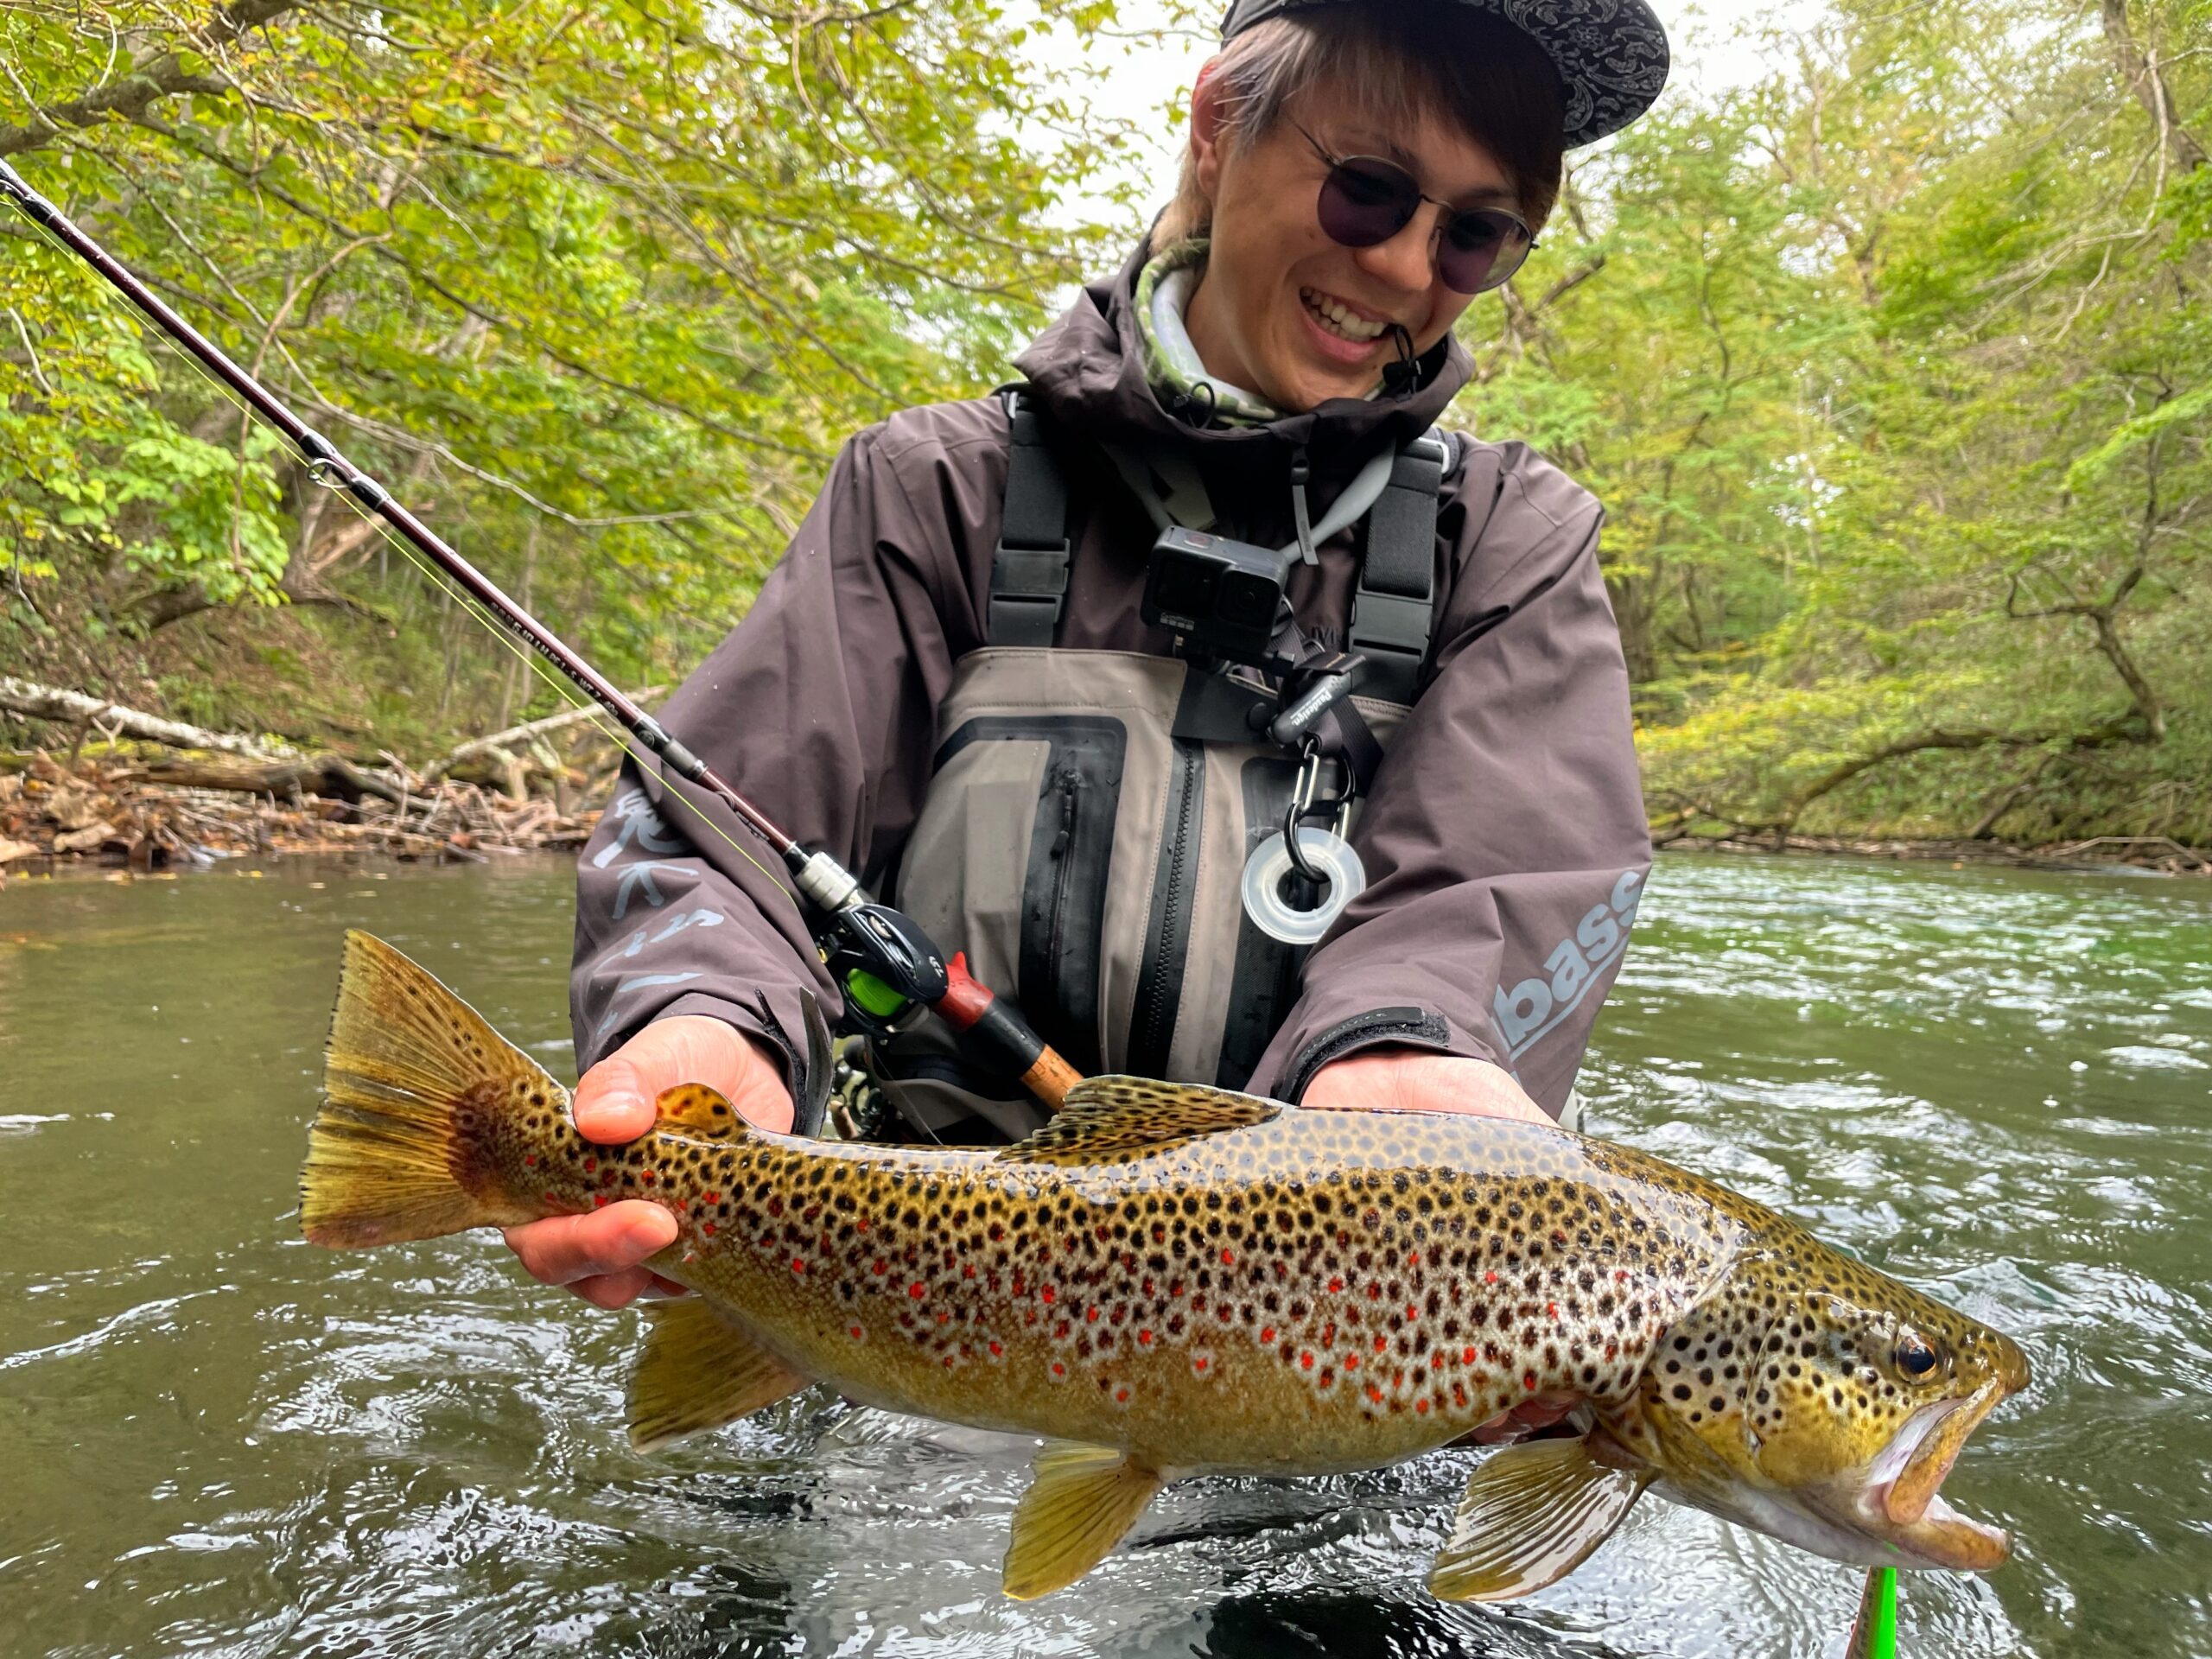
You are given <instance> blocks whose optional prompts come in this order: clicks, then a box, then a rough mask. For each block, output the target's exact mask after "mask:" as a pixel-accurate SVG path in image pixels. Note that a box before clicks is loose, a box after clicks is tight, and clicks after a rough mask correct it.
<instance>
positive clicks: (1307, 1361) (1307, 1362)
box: [1298, 1354, 1313, 1371]
mask: <svg viewBox="0 0 2212 1659" xmlns="http://www.w3.org/2000/svg"><path fill="white" fill-rule="evenodd" d="M1298 1363H1300V1365H1301V1366H1303V1367H1304V1368H1305V1369H1306V1370H1309V1371H1310V1370H1313V1355H1311V1354H1300V1356H1299V1357H1298Z"/></svg>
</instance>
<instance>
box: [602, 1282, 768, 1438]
mask: <svg viewBox="0 0 2212 1659" xmlns="http://www.w3.org/2000/svg"><path fill="white" fill-rule="evenodd" d="M805 1386H806V1379H805V1378H804V1377H803V1376H800V1375H799V1374H798V1372H797V1371H794V1370H791V1367H790V1366H788V1365H786V1364H785V1363H784V1362H783V1361H781V1360H780V1359H778V1358H777V1357H775V1356H774V1355H773V1354H772V1353H770V1352H769V1351H767V1350H766V1349H765V1348H763V1347H762V1346H761V1345H760V1344H759V1343H757V1342H755V1341H753V1338H751V1337H749V1336H747V1334H746V1333H745V1332H742V1331H741V1330H739V1329H738V1328H737V1327H736V1326H735V1325H732V1324H731V1323H730V1322H729V1321H728V1320H727V1319H723V1318H722V1317H721V1315H720V1314H719V1313H715V1310H714V1309H713V1308H712V1307H710V1306H708V1305H707V1303H706V1302H704V1301H702V1300H701V1299H700V1298H698V1297H697V1296H686V1297H683V1298H682V1299H681V1300H677V1301H672V1302H649V1303H647V1304H646V1305H645V1351H643V1352H642V1353H640V1354H639V1356H638V1369H637V1372H636V1374H635V1375H634V1376H632V1377H631V1379H630V1444H631V1445H632V1446H637V1447H638V1448H639V1450H641V1451H642V1450H643V1449H644V1448H645V1447H646V1446H658V1445H659V1444H660V1443H661V1442H662V1441H663V1440H674V1439H675V1438H676V1437H677V1435H679V1434H695V1433H698V1432H699V1431H700V1430H701V1429H707V1428H719V1427H721V1426H722V1425H723V1424H724V1423H734V1422H735V1421H737V1420H738V1419H739V1418H741V1417H747V1416H750V1415H751V1414H753V1413H754V1412H756V1411H758V1410H760V1408H761V1407H763V1406H772V1405H774V1404H775V1403H776V1402H777V1401H779V1400H780V1399H782V1398H783V1397H784V1396H785V1395H787V1394H796V1393H798V1391H799V1390H800V1389H803V1388H804V1387H805Z"/></svg>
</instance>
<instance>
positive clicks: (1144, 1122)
mask: <svg viewBox="0 0 2212 1659" xmlns="http://www.w3.org/2000/svg"><path fill="white" fill-rule="evenodd" d="M1282 1109H1283V1108H1282V1104H1281V1102H1279V1101H1273V1100H1262V1099H1261V1098H1260V1097H1259V1096H1257V1095H1239V1094H1232V1093H1231V1092H1230V1090H1226V1089H1209V1088H1206V1087H1205V1085H1204V1084H1196V1083H1155V1082H1154V1081H1153V1079H1151V1078H1150V1077H1090V1078H1087V1079H1086V1080H1084V1082H1082V1083H1079V1084H1076V1086H1075V1087H1074V1088H1072V1089H1071V1090H1068V1096H1067V1099H1066V1101H1065V1103H1062V1105H1061V1107H1060V1113H1059V1116H1058V1117H1055V1118H1054V1119H1053V1120H1052V1122H1050V1123H1047V1124H1046V1126H1045V1127H1044V1128H1041V1129H1039V1130H1038V1131H1037V1132H1036V1133H1035V1134H1034V1135H1031V1136H1030V1137H1029V1138H1028V1139H1027V1140H1026V1141H1016V1142H1015V1143H1014V1145H1013V1146H1010V1147H1007V1149H1006V1150H1005V1151H1004V1152H1002V1153H1001V1154H999V1161H1000V1162H1001V1163H1009V1164H1110V1163H1116V1162H1118V1161H1120V1160H1122V1159H1126V1158H1141V1157H1142V1156H1144V1154H1147V1153H1150V1152H1161V1151H1164V1150H1166V1148H1168V1147H1177V1146H1181V1145H1182V1144H1184V1143H1185V1141H1196V1140H1198V1139H1199V1138H1201V1137H1202V1136H1205V1135H1219V1134H1220V1133H1221V1132H1222V1131H1223V1130H1224V1129H1242V1128H1250V1127H1251V1126H1252V1125H1253V1124H1255V1123H1265V1122H1268V1120H1269V1119H1270V1118H1272V1117H1274V1116H1277V1115H1278V1114H1280V1113H1281V1111H1282Z"/></svg>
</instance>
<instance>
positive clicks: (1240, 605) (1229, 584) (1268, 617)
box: [1221, 570, 1282, 628]
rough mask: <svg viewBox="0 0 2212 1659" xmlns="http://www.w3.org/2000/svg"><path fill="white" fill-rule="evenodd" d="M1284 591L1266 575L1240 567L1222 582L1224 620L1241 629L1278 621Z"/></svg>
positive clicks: (1258, 626) (1263, 625)
mask: <svg viewBox="0 0 2212 1659" xmlns="http://www.w3.org/2000/svg"><path fill="white" fill-rule="evenodd" d="M1281 592H1282V590H1281V588H1277V587H1276V586H1275V585H1274V583H1273V582H1268V580H1266V579H1265V578H1264V577H1262V576H1256V575H1251V574H1250V573H1249V572H1247V571H1243V570H1238V571H1235V572H1233V573H1231V575H1230V577H1229V579H1228V580H1227V581H1226V582H1224V583H1223V584H1222V591H1221V620H1223V621H1224V622H1228V623H1231V624H1233V625H1235V626H1237V627H1241V628H1264V627H1267V626H1268V625H1269V624H1271V623H1272V622H1274V620H1275V601H1276V600H1277V599H1278V598H1279V597H1281Z"/></svg>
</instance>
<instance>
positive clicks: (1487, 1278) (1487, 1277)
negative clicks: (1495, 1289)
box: [1483, 1272, 1497, 1285]
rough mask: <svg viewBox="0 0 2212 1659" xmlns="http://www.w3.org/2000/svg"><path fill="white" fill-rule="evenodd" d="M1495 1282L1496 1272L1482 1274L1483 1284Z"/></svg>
mask: <svg viewBox="0 0 2212 1659" xmlns="http://www.w3.org/2000/svg"><path fill="white" fill-rule="evenodd" d="M1483 1283H1484V1284H1486V1285H1494V1284H1496V1283H1497V1274H1496V1273H1494V1272H1493V1273H1486V1274H1483Z"/></svg>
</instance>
